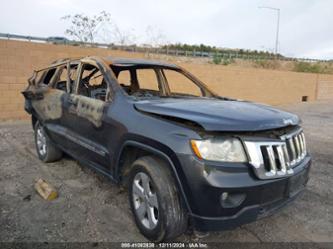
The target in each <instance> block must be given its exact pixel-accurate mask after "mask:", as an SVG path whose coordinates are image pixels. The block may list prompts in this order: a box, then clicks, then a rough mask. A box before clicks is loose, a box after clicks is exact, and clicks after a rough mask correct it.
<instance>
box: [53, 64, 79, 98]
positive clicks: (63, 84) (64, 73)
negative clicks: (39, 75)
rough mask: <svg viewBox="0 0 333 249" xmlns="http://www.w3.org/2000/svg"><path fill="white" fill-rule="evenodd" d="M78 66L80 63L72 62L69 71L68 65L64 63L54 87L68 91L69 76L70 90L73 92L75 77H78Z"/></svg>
mask: <svg viewBox="0 0 333 249" xmlns="http://www.w3.org/2000/svg"><path fill="white" fill-rule="evenodd" d="M77 67H78V64H70V69H69V72H68V65H67V64H66V65H63V66H62V68H60V70H59V73H58V79H57V81H56V82H55V83H54V86H53V87H54V88H56V89H59V90H62V91H65V92H66V91H67V78H68V76H69V86H68V88H69V89H68V91H69V92H71V91H72V88H73V85H74V82H75V79H76V74H77Z"/></svg>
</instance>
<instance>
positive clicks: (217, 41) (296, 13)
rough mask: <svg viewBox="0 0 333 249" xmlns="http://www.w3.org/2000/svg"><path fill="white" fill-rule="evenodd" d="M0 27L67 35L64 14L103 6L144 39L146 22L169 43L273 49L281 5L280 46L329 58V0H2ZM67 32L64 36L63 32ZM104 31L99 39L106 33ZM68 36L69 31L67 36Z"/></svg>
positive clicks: (332, 36)
mask: <svg viewBox="0 0 333 249" xmlns="http://www.w3.org/2000/svg"><path fill="white" fill-rule="evenodd" d="M1 1H2V3H1V9H2V11H1V15H0V33H12V34H20V35H31V36H41V37H49V36H66V35H65V33H64V31H65V30H66V28H68V27H69V22H68V21H65V20H61V17H63V16H65V15H68V14H70V15H73V14H77V13H84V14H87V15H95V14H98V13H99V12H101V11H106V12H109V13H110V14H111V18H112V21H113V22H114V23H116V24H117V26H118V27H119V29H120V30H122V31H123V32H126V33H130V34H133V36H134V37H135V41H137V42H138V43H146V42H147V41H148V40H147V39H148V38H147V32H146V31H147V27H151V30H153V32H155V34H162V35H163V37H164V38H163V40H164V41H165V42H168V43H176V42H179V43H189V44H201V43H203V44H207V45H212V46H217V47H225V48H239V49H252V50H265V51H271V52H273V51H274V48H275V37H276V26H277V14H276V11H273V10H269V9H262V8H259V7H260V6H269V7H274V8H279V9H280V11H281V12H280V13H281V17H280V32H279V52H280V53H281V54H283V55H285V56H293V57H306V58H316V59H333V30H332V27H333V0H206V1H204V0H201V1H199V0H164V1H162V0H139V1H138V0H118V1H116V0H95V1H93V0H53V1H51V0H20V1H19V0H10V1H8V0H7V1H4V0H1ZM67 37H68V36H67ZM105 37H106V36H105V35H104V36H103V37H101V38H99V39H102V40H103V39H104V40H105V39H106V38H105ZM68 38H70V37H68Z"/></svg>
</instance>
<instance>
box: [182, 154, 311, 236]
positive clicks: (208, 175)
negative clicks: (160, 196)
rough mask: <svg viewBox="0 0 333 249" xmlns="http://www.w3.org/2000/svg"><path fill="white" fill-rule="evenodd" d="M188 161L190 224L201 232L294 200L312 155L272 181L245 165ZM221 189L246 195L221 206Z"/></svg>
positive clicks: (239, 222)
mask: <svg viewBox="0 0 333 249" xmlns="http://www.w3.org/2000/svg"><path fill="white" fill-rule="evenodd" d="M183 159H184V158H183ZM187 159H188V158H187ZM191 164H192V165H191V166H192V168H191V172H188V173H186V175H187V176H188V179H187V180H188V182H189V185H190V186H191V187H190V188H191V194H190V200H189V202H190V204H191V208H192V213H191V214H190V215H191V218H192V222H193V225H194V227H195V228H196V229H197V230H200V231H217V230H228V229H233V228H235V227H237V226H240V225H242V224H245V223H249V222H252V221H255V220H257V219H260V218H263V217H265V216H268V215H271V214H273V213H275V212H276V211H277V210H279V209H280V208H281V207H283V206H285V205H286V204H288V203H290V202H291V201H293V200H294V199H295V198H296V197H297V196H298V194H299V193H300V192H302V190H303V189H304V188H305V185H306V183H307V181H308V178H309V169H310V166H311V158H310V156H306V157H305V158H304V160H303V161H302V162H301V163H300V164H299V165H297V166H296V167H295V168H294V172H295V173H294V174H293V175H292V176H289V177H285V178H280V179H272V180H259V179H257V178H256V177H255V176H254V175H253V174H252V173H251V172H252V171H251V170H250V168H249V167H243V166H244V165H239V167H237V166H236V167H235V165H234V166H231V167H228V166H227V167H223V166H222V167H221V166H217V167H216V166H213V165H207V164H206V163H203V162H202V161H201V162H200V161H197V160H195V159H194V160H192V163H191ZM233 167H234V168H233ZM200 172H202V173H201V176H200ZM223 192H228V193H242V194H245V196H246V198H245V199H244V201H243V202H242V203H241V204H240V205H239V206H237V207H232V208H224V207H222V205H221V201H220V200H221V194H222V193H223Z"/></svg>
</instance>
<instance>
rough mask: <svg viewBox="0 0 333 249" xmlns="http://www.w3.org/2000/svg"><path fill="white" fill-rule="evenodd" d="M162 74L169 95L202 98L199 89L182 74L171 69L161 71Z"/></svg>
mask: <svg viewBox="0 0 333 249" xmlns="http://www.w3.org/2000/svg"><path fill="white" fill-rule="evenodd" d="M163 74H164V76H165V78H166V80H167V83H168V86H169V89H170V94H171V95H185V96H186V95H187V96H196V97H201V96H202V91H201V88H200V87H199V86H197V85H196V84H195V83H194V82H193V81H192V80H191V79H189V78H188V77H186V76H185V75H184V74H182V73H180V72H178V71H176V70H172V69H163Z"/></svg>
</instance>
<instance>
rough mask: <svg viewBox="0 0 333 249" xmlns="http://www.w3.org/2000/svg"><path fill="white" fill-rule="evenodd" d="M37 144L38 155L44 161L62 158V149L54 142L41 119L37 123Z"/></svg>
mask: <svg viewBox="0 0 333 249" xmlns="http://www.w3.org/2000/svg"><path fill="white" fill-rule="evenodd" d="M35 144H36V150H37V155H38V157H39V159H40V160H42V161H43V162H46V163H48V162H54V161H57V160H59V159H61V157H62V151H61V150H60V149H58V148H57V147H56V146H55V145H54V144H53V143H52V141H51V140H50V138H49V137H48V136H47V134H46V133H45V130H44V127H43V126H42V125H41V123H40V122H39V121H37V122H36V125H35Z"/></svg>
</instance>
